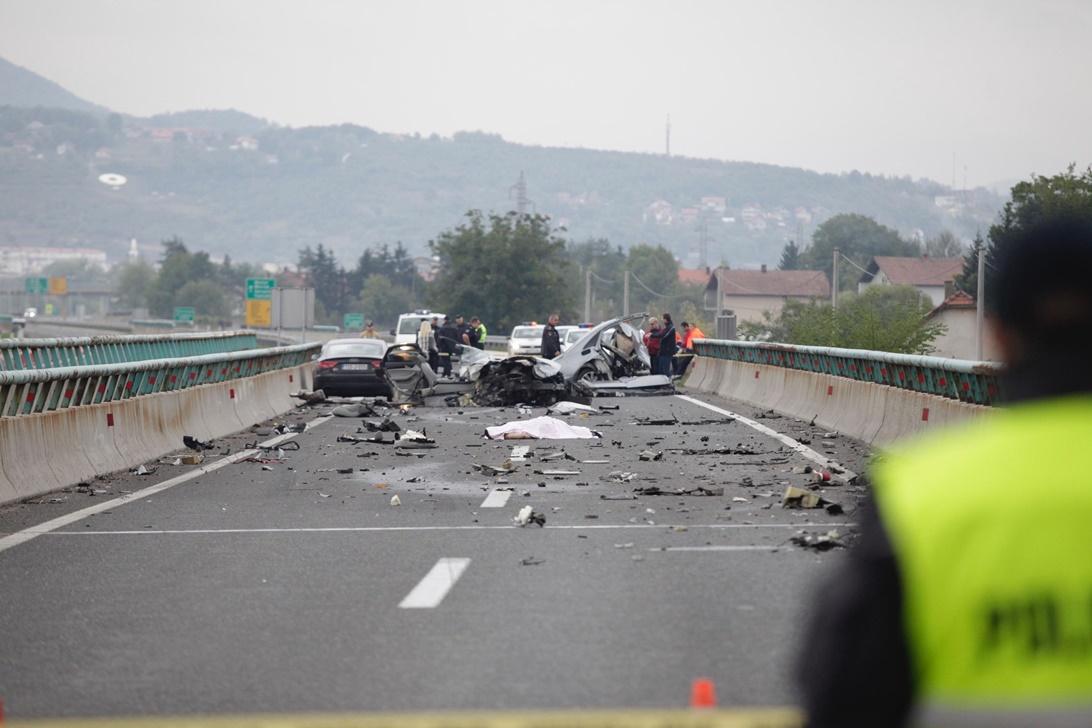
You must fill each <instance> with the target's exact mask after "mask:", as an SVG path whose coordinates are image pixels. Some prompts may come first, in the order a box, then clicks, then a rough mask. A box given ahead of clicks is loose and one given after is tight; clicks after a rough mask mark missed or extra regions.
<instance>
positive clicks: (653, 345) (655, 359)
mask: <svg viewBox="0 0 1092 728" xmlns="http://www.w3.org/2000/svg"><path fill="white" fill-rule="evenodd" d="M659 332H660V319H658V318H656V317H652V318H650V319H649V320H648V333H646V334H645V337H644V340H645V348H646V349H648V358H649V361H651V362H652V373H653V374H660V373H661V372H660V339H659V338H658V336H657V335H658V334H659Z"/></svg>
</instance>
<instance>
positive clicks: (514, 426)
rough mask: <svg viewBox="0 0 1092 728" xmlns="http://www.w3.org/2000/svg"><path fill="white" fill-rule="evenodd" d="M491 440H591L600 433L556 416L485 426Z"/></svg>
mask: <svg viewBox="0 0 1092 728" xmlns="http://www.w3.org/2000/svg"><path fill="white" fill-rule="evenodd" d="M485 434H486V435H487V436H488V437H489V439H490V440H520V439H522V440H590V439H592V438H593V437H598V435H597V434H596V433H594V432H592V431H591V430H589V429H588V428H587V427H580V426H579V425H570V424H569V423H568V422H562V421H561V420H559V419H557V418H555V417H535V418H533V419H530V420H517V421H516V422H505V423H504V424H503V425H496V426H494V427H487V428H485Z"/></svg>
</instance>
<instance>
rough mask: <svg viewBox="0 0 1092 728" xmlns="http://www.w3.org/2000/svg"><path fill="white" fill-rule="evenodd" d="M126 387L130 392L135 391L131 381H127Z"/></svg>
mask: <svg viewBox="0 0 1092 728" xmlns="http://www.w3.org/2000/svg"><path fill="white" fill-rule="evenodd" d="M125 389H126V391H129V392H131V391H133V383H132V382H131V381H130V382H126V383H125Z"/></svg>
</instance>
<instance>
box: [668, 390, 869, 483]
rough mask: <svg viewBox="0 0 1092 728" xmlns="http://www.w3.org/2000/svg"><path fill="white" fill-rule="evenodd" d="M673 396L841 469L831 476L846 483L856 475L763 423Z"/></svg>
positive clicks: (700, 402) (690, 398) (812, 459)
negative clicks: (735, 421) (732, 419)
mask: <svg viewBox="0 0 1092 728" xmlns="http://www.w3.org/2000/svg"><path fill="white" fill-rule="evenodd" d="M675 396H676V397H678V398H679V399H681V400H683V401H686V402H690V403H691V404H696V405H698V406H699V407H704V408H705V409H707V410H712V411H713V412H716V413H718V414H722V415H724V416H725V417H732V418H734V419H735V420H737V421H738V422H742V423H743V424H745V425H747V426H748V427H750V428H752V429H755V430H758V431H759V432H761V433H762V434H763V435H767V436H769V437H772V438H774V439H775V440H777V441H779V442H781V443H782V444H784V445H785V446H786V447H788V448H790V449H792V450H795V451H796V452H798V453H800V454H801V455H803V456H804V457H806V458H807V459H808V460H811V461H812V462H813V463H815V464H816V465H821V466H823V467H824V468H831V469H837V470H840V471H842V472H841V473H838V474H832V477H836V478H838V479H839V480H842V481H844V482H847V483H848V482H851V481H852V480H854V479H855V478H856V477H857V474H856V473H854V472H853V471H852V470H849V469H847V468H846V467H845V466H844V465H842V464H841V463H838V462H836V461H834V460H831V459H830V458H828V457H826V456H824V455H820V454H819V453H817V452H816V451H814V450H812V449H811V448H810V447H808V446H807V445H803V444H801V443H800V442H798V441H796V440H794V439H793V438H791V437H789V436H788V435H784V434H782V433H780V432H778V431H777V430H773V429H770V428H769V427H766V425H763V424H761V423H759V422H755V421H754V420H749V419H747V418H746V417H744V416H743V415H740V414H737V413H735V412H731V411H729V410H726V409H722V408H720V407H717V406H715V405H711V404H709V403H708V402H702V401H701V400H700V399H694V398H693V397H690V396H687V395H685V394H676V395H675Z"/></svg>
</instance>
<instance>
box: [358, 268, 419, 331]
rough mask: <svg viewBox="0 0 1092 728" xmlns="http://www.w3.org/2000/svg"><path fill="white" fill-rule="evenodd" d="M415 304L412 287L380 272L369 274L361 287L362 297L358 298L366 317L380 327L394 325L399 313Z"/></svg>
mask: <svg viewBox="0 0 1092 728" xmlns="http://www.w3.org/2000/svg"><path fill="white" fill-rule="evenodd" d="M413 304H414V301H413V294H412V292H411V291H410V289H408V288H406V287H405V286H400V285H397V284H396V283H394V282H392V281H391V280H390V279H389V278H387V277H386V276H383V275H379V274H373V275H370V276H368V278H367V279H366V280H365V281H364V285H363V287H362V288H361V291H360V298H359V299H357V305H358V306H359V310H360V311H361V312H363V313H364V317H365V318H366V319H370V320H372V321H375V323H376V326H377V327H378V328H380V329H383V328H390V327H393V326H394V325H395V323H396V322H397V321H398V316H399V314H403V313H405V312H406V311H410V310H412V309H413Z"/></svg>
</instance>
